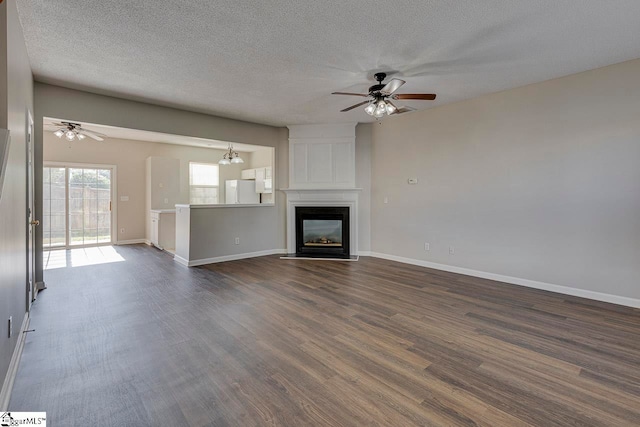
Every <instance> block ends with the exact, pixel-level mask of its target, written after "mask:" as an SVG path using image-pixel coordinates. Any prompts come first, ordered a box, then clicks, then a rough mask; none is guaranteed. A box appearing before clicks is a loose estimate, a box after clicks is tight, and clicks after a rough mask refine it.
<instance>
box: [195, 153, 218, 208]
mask: <svg viewBox="0 0 640 427" xmlns="http://www.w3.org/2000/svg"><path fill="white" fill-rule="evenodd" d="M218 175H219V172H218V165H216V164H209V163H193V162H190V163H189V203H191V204H192V205H213V204H216V203H218V183H219V177H218Z"/></svg>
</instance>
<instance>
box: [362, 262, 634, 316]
mask: <svg viewBox="0 0 640 427" xmlns="http://www.w3.org/2000/svg"><path fill="white" fill-rule="evenodd" d="M361 255H363V254H362V253H361ZM370 256H372V257H374V258H382V259H387V260H389V261H396V262H401V263H404V264H412V265H417V266H420V267H427V268H433V269H434V270H442V271H448V272H451V273H458V274H464V275H467V276H474V277H480V278H482V279H489V280H495V281H497V282H505V283H510V284H513V285H519V286H525V287H527V288H534V289H540V290H544V291H550V292H556V293H558V294H563V295H571V296H575V297H581V298H587V299H591V300H595V301H602V302H608V303H612V304H618V305H624V306H627V307H633V308H640V299H636V298H629V297H624V296H620V295H612V294H605V293H603V292H596V291H589V290H586V289H579V288H572V287H570V286H562V285H554V284H551V283H545V282H538V281H535V280H529V279H522V278H520V277H512V276H504V275H502V274H496V273H489V272H486V271H479V270H472V269H470V268H464V267H456V266H453V265H447V264H438V263H435V262H430V261H423V260H419V259H414V258H405V257H401V256H396V255H390V254H383V253H380V252H370Z"/></svg>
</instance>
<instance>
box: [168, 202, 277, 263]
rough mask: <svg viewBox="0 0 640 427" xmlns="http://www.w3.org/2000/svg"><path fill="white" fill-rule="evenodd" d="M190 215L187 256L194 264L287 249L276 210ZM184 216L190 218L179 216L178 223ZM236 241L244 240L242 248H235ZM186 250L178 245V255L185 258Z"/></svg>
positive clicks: (241, 209)
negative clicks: (200, 261) (236, 239)
mask: <svg viewBox="0 0 640 427" xmlns="http://www.w3.org/2000/svg"><path fill="white" fill-rule="evenodd" d="M178 209H180V208H178ZM190 215H191V217H190V221H189V223H190V224H189V226H190V238H189V247H188V255H187V258H188V260H190V261H197V260H203V259H208V258H217V257H224V256H229V255H238V254H246V253H251V252H260V251H272V250H284V249H285V246H284V241H283V239H282V236H281V235H280V233H279V232H278V228H277V227H275V226H274V224H276V223H277V222H278V208H277V207H276V206H267V205H265V206H242V207H217V208H216V207H214V208H199V207H192V208H191V209H190ZM181 216H186V214H185V215H181V212H178V213H177V214H176V221H177V222H180V219H179V218H180V217H181ZM176 226H178V225H176ZM236 237H238V238H239V239H240V244H239V245H236V244H235V238H236ZM176 243H177V242H176ZM179 248H180V251H178V249H179ZM185 249H187V248H185V247H184V246H182V247H181V245H179V244H176V254H178V255H180V256H182V257H184V256H185V255H186V253H185V252H184V250H185ZM181 251H182V252H181Z"/></svg>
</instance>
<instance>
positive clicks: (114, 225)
mask: <svg viewBox="0 0 640 427" xmlns="http://www.w3.org/2000/svg"><path fill="white" fill-rule="evenodd" d="M42 167H43V168H48V167H54V168H65V224H66V225H65V245H64V246H56V247H53V248H50V247H44V242H43V250H45V251H50V250H51V251H55V250H58V249H78V248H89V247H96V246H111V245H116V244H118V200H117V194H118V171H117V169H118V167H117V166H116V165H109V164H100V163H78V162H58V161H55V162H49V161H45V162H43V164H42ZM69 168H81V169H110V170H111V242H105V243H95V244H88V245H70V244H69Z"/></svg>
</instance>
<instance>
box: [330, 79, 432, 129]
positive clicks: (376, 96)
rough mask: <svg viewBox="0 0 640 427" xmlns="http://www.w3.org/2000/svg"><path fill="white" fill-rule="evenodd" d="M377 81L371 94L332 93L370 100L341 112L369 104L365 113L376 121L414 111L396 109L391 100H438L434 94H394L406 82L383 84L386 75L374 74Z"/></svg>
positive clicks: (371, 88)
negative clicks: (391, 115) (386, 116)
mask: <svg viewBox="0 0 640 427" xmlns="http://www.w3.org/2000/svg"><path fill="white" fill-rule="evenodd" d="M374 77H375V79H376V80H377V81H378V84H375V85H373V86H371V87H370V88H369V93H366V94H364V93H351V92H332V93H331V94H332V95H350V96H362V97H365V98H369V99H367V100H366V101H362V102H360V103H358V104H355V105H352V106H351V107H347V108H345V109H344V110H340V112H342V113H344V112H346V111H350V110H353V109H354V108H357V107H359V106H361V105H364V104H369V105H367V106H366V107H365V109H364V111H365V112H366V113H367V114H369V115H370V116H373V117H375V118H376V119H379V118H381V117H382V116H384V115H385V114H387V115H389V114H401V113H406V112H408V111H414V110H415V109H414V108H411V107H404V106H403V107H396V106H395V105H393V103H392V102H391V100H390V99H393V100H394V101H395V100H423V101H433V100H434V99H436V95H435V94H433V93H394V92H395V91H396V90H398V89H400V87H401V86H402V85H403V84H405V83H406V82H405V81H404V80H400V79H391V80H390V81H389V83H387V84H383V83H382V82H383V81H384V79H385V78H387V74H386V73H376V74H374Z"/></svg>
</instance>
